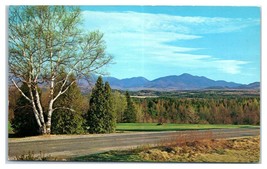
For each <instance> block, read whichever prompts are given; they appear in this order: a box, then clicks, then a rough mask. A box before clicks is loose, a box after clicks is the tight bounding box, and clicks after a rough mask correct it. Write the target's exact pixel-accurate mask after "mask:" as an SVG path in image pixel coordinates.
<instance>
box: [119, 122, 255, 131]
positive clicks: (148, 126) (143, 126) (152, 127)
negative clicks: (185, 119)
mask: <svg viewBox="0 0 267 169" xmlns="http://www.w3.org/2000/svg"><path fill="white" fill-rule="evenodd" d="M255 127H259V126H252V125H226V124H215V125H212V124H168V123H165V124H163V125H157V123H117V127H116V131H178V130H204V129H220V128H255Z"/></svg>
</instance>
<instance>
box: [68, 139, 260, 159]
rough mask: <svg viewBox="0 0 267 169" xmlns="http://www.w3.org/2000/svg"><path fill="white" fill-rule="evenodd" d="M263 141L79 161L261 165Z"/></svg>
mask: <svg viewBox="0 0 267 169" xmlns="http://www.w3.org/2000/svg"><path fill="white" fill-rule="evenodd" d="M259 160H260V137H259V136H256V137H248V138H238V139H231V140H224V139H221V140H200V141H190V142H185V143H182V144H181V143H179V144H172V145H158V146H156V147H149V146H143V147H138V148H136V149H130V150H121V151H119V150H118V151H109V152H106V153H100V154H94V155H88V156H82V157H76V158H74V159H70V160H69V161H84V162H182V163H188V162H190V163H194V162H204V163H258V162H259Z"/></svg>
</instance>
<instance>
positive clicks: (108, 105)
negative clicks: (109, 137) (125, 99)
mask: <svg viewBox="0 0 267 169" xmlns="http://www.w3.org/2000/svg"><path fill="white" fill-rule="evenodd" d="M104 88H105V90H104V97H105V114H104V121H105V123H104V124H105V127H104V128H105V130H106V132H107V133H113V132H114V131H115V127H116V115H115V112H114V106H113V105H112V103H113V101H112V97H111V88H110V85H109V83H108V82H106V83H105V86H104Z"/></svg>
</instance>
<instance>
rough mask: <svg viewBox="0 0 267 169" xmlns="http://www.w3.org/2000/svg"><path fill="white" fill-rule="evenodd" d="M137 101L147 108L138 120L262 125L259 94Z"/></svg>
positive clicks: (135, 102)
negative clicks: (234, 96) (256, 95)
mask: <svg viewBox="0 0 267 169" xmlns="http://www.w3.org/2000/svg"><path fill="white" fill-rule="evenodd" d="M134 104H136V107H139V108H140V107H141V108H142V110H143V114H142V116H141V118H140V117H139V118H138V121H137V122H158V123H170V122H171V123H183V124H186V123H189V124H249V125H259V124H260V98H259V97H251V98H250V97H236V98H215V99H213V98H173V97H158V98H145V99H143V98H134ZM139 111H140V110H139Z"/></svg>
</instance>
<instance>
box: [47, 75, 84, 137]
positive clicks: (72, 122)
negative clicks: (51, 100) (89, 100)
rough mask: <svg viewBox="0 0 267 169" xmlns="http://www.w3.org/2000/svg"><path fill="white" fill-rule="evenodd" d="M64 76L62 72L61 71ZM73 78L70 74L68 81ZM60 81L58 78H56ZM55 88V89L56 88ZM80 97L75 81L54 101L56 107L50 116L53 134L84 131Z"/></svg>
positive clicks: (81, 97)
mask: <svg viewBox="0 0 267 169" xmlns="http://www.w3.org/2000/svg"><path fill="white" fill-rule="evenodd" d="M62 74H63V76H64V74H65V73H64V72H62ZM73 80H75V77H74V75H71V77H70V81H73ZM58 81H60V79H58ZM56 90H57V89H56ZM82 99H83V96H82V94H81V91H80V88H79V87H78V85H77V83H76V82H75V83H74V84H72V85H71V86H70V87H69V90H68V91H67V92H65V93H64V94H63V95H61V96H60V97H59V98H58V100H57V101H56V102H55V106H56V107H58V109H56V110H55V111H54V114H53V116H52V133H54V134H81V133H84V129H83V124H84V119H83V117H82V110H81V107H82V105H81V104H82Z"/></svg>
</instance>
